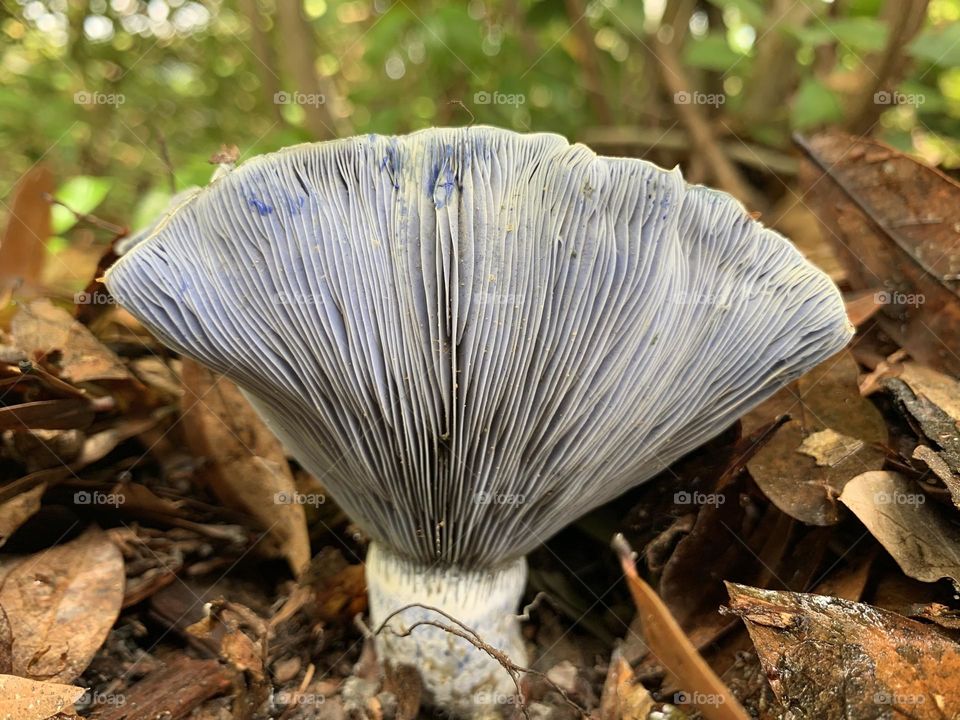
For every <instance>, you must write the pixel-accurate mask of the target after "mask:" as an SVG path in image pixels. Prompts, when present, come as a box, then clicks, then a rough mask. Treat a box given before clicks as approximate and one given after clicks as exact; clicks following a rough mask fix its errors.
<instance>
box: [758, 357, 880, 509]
mask: <svg viewBox="0 0 960 720" xmlns="http://www.w3.org/2000/svg"><path fill="white" fill-rule="evenodd" d="M858 375H859V368H858V367H857V363H856V361H855V360H854V359H853V356H852V355H851V354H850V353H849V352H848V351H846V350H844V351H843V352H842V353H839V354H837V355H834V356H833V357H832V358H830V359H828V360H827V361H825V362H823V363H821V364H820V365H818V366H817V367H815V368H814V369H813V370H811V371H810V372H809V373H807V374H806V375H804V376H803V377H801V378H800V379H799V380H798V381H797V382H796V383H793V384H791V385H789V386H787V387H785V388H783V389H782V390H780V391H779V392H778V393H776V394H775V395H774V396H773V397H772V398H770V399H769V400H767V401H766V402H764V403H762V404H761V405H760V406H759V407H757V408H756V409H755V410H753V411H751V412H750V413H748V414H747V415H746V416H745V417H744V418H743V425H744V432H748V431H749V430H750V429H752V428H755V427H757V426H759V425H760V424H762V423H763V422H768V421H769V420H770V419H771V418H773V417H778V416H781V415H785V414H789V415H790V416H791V417H792V418H793V419H792V420H790V422H788V423H785V424H784V425H783V426H782V427H781V428H780V429H779V430H777V432H776V434H775V435H774V436H773V439H772V440H770V442H769V443H768V444H767V445H766V446H765V447H764V448H763V449H762V450H760V452H758V453H757V454H756V455H755V456H754V457H753V459H751V460H750V462H749V463H747V470H749V472H750V475H751V476H752V477H753V479H754V480H755V481H756V483H757V485H758V486H759V487H760V489H761V490H762V491H763V493H764V494H765V495H766V496H767V497H768V498H770V500H771V502H773V503H774V504H775V505H776V506H777V507H778V508H780V510H782V511H783V512H785V513H787V514H788V515H790V517H792V518H795V519H797V520H800V521H801V522H804V523H807V524H809V525H821V526H822V525H832V524H834V523H836V522H838V521H839V520H840V513H839V510H838V508H837V504H836V496H837V495H838V494H839V493H840V492H841V491H842V490H843V486H844V484H845V483H846V482H847V481H848V480H849V479H850V478H852V477H854V476H855V475H859V474H860V473H862V472H864V471H868V470H879V469H880V468H881V467H883V463H884V461H885V459H886V456H885V453H884V451H883V447H882V446H883V445H884V444H885V443H886V441H887V429H886V424H885V423H884V420H883V416H882V415H881V414H880V412H879V411H878V410H877V409H876V407H874V406H873V404H872V403H871V402H870V401H869V400H866V399H864V398H863V397H861V396H860V389H859V384H858Z"/></svg>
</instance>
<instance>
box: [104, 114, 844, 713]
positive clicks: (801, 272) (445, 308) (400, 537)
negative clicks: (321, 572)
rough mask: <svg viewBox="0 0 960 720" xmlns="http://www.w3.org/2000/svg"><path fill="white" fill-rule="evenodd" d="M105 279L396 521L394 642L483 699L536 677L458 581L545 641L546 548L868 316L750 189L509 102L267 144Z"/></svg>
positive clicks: (388, 652)
mask: <svg viewBox="0 0 960 720" xmlns="http://www.w3.org/2000/svg"><path fill="white" fill-rule="evenodd" d="M106 284H107V286H108V288H109V290H110V292H111V293H112V294H113V295H114V296H115V297H116V299H117V300H118V301H119V303H120V304H121V305H122V306H124V307H125V308H127V309H128V310H129V311H130V312H131V313H133V314H134V315H135V316H137V317H138V318H139V319H140V320H141V321H142V322H143V323H144V325H145V326H146V327H147V328H149V329H150V330H151V331H153V332H154V333H155V334H156V335H157V336H158V337H159V338H160V339H161V340H162V341H163V342H164V343H166V344H167V345H169V346H170V347H171V348H173V349H175V350H176V351H178V352H180V353H182V354H183V355H186V356H189V357H191V358H194V359H196V360H198V361H200V362H202V363H204V364H206V365H208V366H209V367H211V368H212V369H214V370H216V371H218V372H221V373H223V374H225V375H226V376H227V377H229V378H230V379H232V380H233V381H235V382H236V383H237V384H238V385H239V386H240V387H242V388H243V389H244V391H245V392H246V393H247V395H248V397H249V398H250V400H251V402H252V403H253V404H254V406H255V407H256V408H257V409H258V411H259V412H260V413H261V414H262V416H263V417H264V418H265V419H266V421H267V423H268V424H269V426H270V427H271V428H272V429H273V431H274V432H275V433H276V434H277V435H278V436H279V437H280V438H281V440H282V441H283V442H284V444H285V445H286V447H287V448H288V449H289V451H290V452H291V453H292V454H293V455H294V456H295V457H296V458H297V459H298V460H299V462H300V463H302V464H303V465H304V466H305V467H306V468H307V469H309V470H310V471H311V472H312V473H314V474H315V475H316V476H317V477H318V478H319V479H320V480H321V481H322V482H323V483H324V485H326V487H327V488H328V489H329V491H330V494H331V495H332V496H333V497H334V498H335V499H336V501H337V502H338V503H339V504H340V505H341V506H342V507H343V509H344V510H345V511H346V512H347V513H348V514H349V515H350V517H352V518H353V520H354V521H356V523H357V524H358V525H359V526H360V527H362V528H363V529H364V530H365V532H366V533H368V534H369V536H370V538H371V544H370V547H369V551H368V556H367V560H366V573H367V582H368V591H369V598H370V614H371V619H372V623H373V625H374V626H377V625H379V624H380V623H381V622H383V621H384V620H386V619H387V618H390V623H389V628H390V630H392V632H391V631H390V630H388V631H385V632H383V633H380V634H379V635H378V650H379V652H380V655H381V658H382V659H384V660H385V661H387V662H406V663H411V664H413V665H415V666H416V667H417V668H418V669H419V670H420V672H421V674H422V676H423V679H424V685H425V688H426V689H427V690H428V691H429V697H431V698H432V701H433V703H434V704H435V705H437V706H440V707H443V708H446V709H448V710H451V711H453V712H455V713H457V714H461V715H469V714H476V713H481V712H484V708H489V707H491V706H495V705H496V704H497V703H504V702H512V699H513V696H514V693H515V691H516V687H515V685H514V682H513V679H512V677H511V675H510V674H508V673H507V671H506V670H505V669H504V668H503V667H502V666H501V665H500V663H498V661H497V660H495V659H494V658H493V657H492V656H491V654H489V653H487V652H484V651H482V650H480V649H477V647H475V646H474V644H472V643H471V642H468V641H467V640H466V639H464V638H463V637H459V636H457V635H454V634H450V633H448V632H446V631H445V630H444V629H442V628H440V627H437V626H436V624H444V625H450V624H451V621H450V619H449V618H447V617H445V616H443V615H440V614H438V613H437V612H436V611H435V610H434V608H435V609H439V610H442V611H444V612H445V613H447V614H448V615H449V616H451V617H453V618H455V619H456V620H458V621H460V622H461V623H463V626H465V627H467V628H469V631H466V630H463V627H461V628H460V629H461V630H463V632H464V634H470V632H473V633H476V636H475V639H479V640H481V641H482V642H483V643H486V644H487V645H489V646H490V647H492V648H496V649H498V650H499V651H502V653H503V654H504V655H505V656H507V657H509V658H510V659H511V660H512V661H513V662H515V663H517V664H518V665H523V664H524V663H525V662H526V652H525V648H524V644H523V642H522V639H521V636H520V633H519V622H518V620H517V618H516V615H515V613H516V612H517V610H518V606H519V602H520V599H521V596H522V593H523V591H524V585H525V580H526V561H525V559H524V556H525V555H526V554H527V553H528V552H529V551H531V550H532V549H533V548H535V547H537V546H538V545H540V544H541V543H543V542H544V541H545V540H546V539H548V538H549V537H550V536H551V535H553V534H554V533H556V532H557V531H558V530H560V529H561V528H562V527H563V526H565V525H567V524H568V523H570V522H571V521H573V520H574V519H576V518H577V517H579V516H580V515H582V514H584V513H586V512H587V511H589V510H590V509H591V508H594V507H597V506H598V505H601V504H603V503H606V502H608V501H610V500H611V499H613V498H615V497H617V496H618V495H620V494H622V493H623V492H624V491H626V490H627V489H628V488H631V487H633V486H635V485H637V484H638V483H641V482H643V481H644V480H647V479H649V478H650V477H652V476H653V475H655V474H657V473H659V472H660V471H662V470H664V469H665V468H667V467H668V466H669V465H670V464H671V463H672V462H674V461H675V460H677V459H678V458H680V457H681V456H682V455H684V454H685V453H687V452H689V451H690V450H693V449H694V448H696V447H697V446H698V445H701V444H702V443H704V442H705V441H707V440H709V439H710V438H712V437H714V436H716V435H718V434H719V433H720V432H722V431H723V430H724V429H725V428H727V427H728V426H729V425H730V424H731V423H733V422H734V421H735V420H736V419H737V418H738V417H739V416H741V415H742V414H743V413H744V412H746V411H747V410H749V409H750V408H752V407H753V406H755V405H757V404H758V403H759V402H761V401H762V400H764V399H765V398H767V397H769V396H770V395H771V394H772V393H774V392H775V391H776V390H777V389H778V388H780V387H782V386H783V385H785V384H786V383H789V382H790V381H791V380H793V379H794V378H796V377H798V376H799V375H800V374H802V373H803V372H804V371H806V370H807V369H809V368H811V367H812V366H814V365H815V364H817V363H819V362H821V361H822V360H824V359H825V358H827V357H829V356H830V355H832V354H833V353H835V352H837V351H839V350H840V349H841V348H843V347H844V345H845V344H846V343H847V342H848V340H849V339H850V337H851V334H852V331H853V330H852V327H851V325H850V324H849V322H848V321H847V318H846V314H845V312H844V306H843V302H842V301H841V298H840V295H839V293H838V291H837V289H836V287H835V286H834V285H833V284H832V283H831V281H830V280H829V279H828V278H827V276H826V275H824V274H823V273H822V272H820V271H819V270H817V269H816V268H814V267H813V266H812V265H811V264H809V263H808V262H807V261H806V260H805V259H804V258H803V257H802V256H801V255H800V253H799V252H797V250H796V249H794V247H793V246H792V245H791V244H790V243H789V242H787V241H786V240H785V239H784V238H783V237H781V236H780V235H778V234H776V233H775V232H773V231H771V230H767V229H764V228H763V227H762V226H761V225H760V224H759V223H757V222H755V221H754V220H753V219H752V218H751V217H750V216H749V215H748V214H747V212H746V211H745V210H744V208H743V207H742V206H741V205H740V204H739V203H737V202H736V201H735V200H734V199H732V198H731V197H730V196H728V195H726V194H724V193H722V192H718V191H715V190H711V189H708V188H705V187H700V186H690V185H687V184H686V183H685V182H684V180H683V178H682V177H681V174H680V172H679V170H676V169H675V170H673V171H666V170H663V169H661V168H659V167H657V166H655V165H652V164H651V163H648V162H644V161H642V160H636V159H628V158H609V157H599V156H597V155H595V154H594V153H593V152H591V151H590V150H589V149H588V148H586V147H584V146H582V145H570V144H568V142H567V141H566V140H565V139H564V138H562V137H560V136H558V135H552V134H518V133H514V132H510V131H506V130H501V129H496V128H491V127H470V128H458V129H430V130H423V131H420V132H416V133H413V134H411V135H407V136H398V137H384V136H378V135H369V136H365V137H355V138H349V139H344V140H337V141H331V142H323V143H316V144H306V145H299V146H296V147H291V148H287V149H285V150H281V151H279V152H276V153H272V154H269V155H264V156H261V157H258V158H255V159H252V160H250V161H248V162H246V163H244V164H243V165H241V166H240V167H238V168H237V169H235V170H232V171H230V172H227V173H224V174H223V175H222V176H221V177H218V178H216V179H215V180H214V181H213V182H212V183H211V184H210V185H209V186H208V187H206V188H205V189H203V190H202V191H200V192H199V193H195V194H191V195H190V197H189V198H188V199H186V200H185V202H183V203H182V204H179V206H178V207H177V208H176V209H175V210H174V211H172V212H171V213H170V214H168V215H167V216H166V217H165V218H164V219H163V220H162V221H161V222H160V223H159V224H158V225H157V226H156V227H155V228H154V229H153V230H152V232H151V233H150V235H149V236H148V237H146V238H145V239H143V240H142V241H140V242H138V243H136V244H135V245H133V247H132V249H131V250H130V252H128V253H127V254H126V255H124V256H123V257H121V258H120V260H118V261H117V262H116V263H115V264H114V265H113V267H112V268H110V270H109V271H108V273H107V275H106ZM408 605H410V606H411V607H407V608H406V609H403V610H402V611H401V612H399V613H397V614H395V615H392V614H393V613H395V611H397V610H401V609H402V608H405V607H406V606H408ZM391 615H392V617H391ZM423 621H426V622H427V623H436V624H420V625H418V626H417V627H415V628H413V629H412V631H411V630H410V628H411V626H412V625H414V624H415V623H421V622H423Z"/></svg>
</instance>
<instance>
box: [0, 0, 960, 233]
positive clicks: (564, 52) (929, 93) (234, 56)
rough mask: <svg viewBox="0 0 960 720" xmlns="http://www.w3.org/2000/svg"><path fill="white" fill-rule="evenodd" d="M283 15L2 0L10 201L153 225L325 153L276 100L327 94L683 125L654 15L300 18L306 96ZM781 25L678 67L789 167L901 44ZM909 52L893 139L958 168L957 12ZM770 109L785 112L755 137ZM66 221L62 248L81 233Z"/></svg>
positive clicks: (377, 127) (691, 54)
mask: <svg viewBox="0 0 960 720" xmlns="http://www.w3.org/2000/svg"><path fill="white" fill-rule="evenodd" d="M282 1H283V2H297V1H298V0H282ZM279 2H281V0H150V1H149V2H147V0H86V1H85V2H68V0H5V4H4V5H2V9H0V37H2V40H0V145H2V146H3V147H4V148H6V149H7V152H6V153H5V158H4V164H3V166H2V167H0V193H2V195H3V197H8V196H9V191H10V188H11V187H12V186H13V184H14V183H15V181H16V179H17V178H18V177H19V176H20V175H22V173H23V172H25V171H26V170H27V169H28V168H29V167H31V166H32V165H33V164H34V163H35V162H36V161H38V160H41V159H42V160H43V161H44V162H46V163H48V164H49V165H50V166H51V167H52V168H53V169H54V171H55V173H56V175H57V179H58V181H59V182H60V183H61V190H60V193H59V195H60V196H61V197H62V199H63V200H64V201H65V202H67V203H68V204H70V205H71V206H72V207H74V208H75V209H77V210H80V211H90V210H92V209H96V211H97V214H99V215H102V216H103V217H105V218H106V219H109V220H112V221H113V222H115V223H117V224H119V225H129V226H133V227H137V226H140V225H142V224H143V223H144V222H145V219H146V218H147V217H150V216H152V215H153V214H155V213H156V211H157V209H158V208H160V207H162V206H163V205H164V204H165V202H166V201H167V199H168V198H169V196H170V193H171V191H173V190H180V189H183V188H184V187H187V186H189V185H203V184H205V183H206V182H208V181H209V178H210V175H211V173H212V171H213V167H212V166H211V165H210V164H209V162H208V158H209V157H210V155H211V153H213V152H216V151H217V150H219V148H220V146H221V145H222V144H224V143H226V144H236V145H237V146H238V147H239V148H240V150H241V160H242V159H243V158H246V157H249V156H251V155H254V154H259V153H263V152H268V151H271V150H274V149H276V148H279V147H282V146H284V145H289V144H293V143H297V142H304V141H308V140H311V139H312V137H313V136H312V134H311V131H310V129H309V128H311V127H316V125H311V122H310V120H311V117H313V115H312V112H313V108H311V107H308V106H305V105H302V104H297V103H287V104H283V103H279V104H278V103H277V102H276V101H275V98H274V96H273V93H274V92H277V91H281V92H285V93H297V92H298V93H302V94H307V95H309V94H311V93H313V94H314V96H315V97H316V96H318V95H319V94H321V93H322V94H323V95H324V96H325V97H324V102H323V103H322V105H323V107H322V109H323V110H324V111H325V112H326V113H327V115H326V116H324V117H326V121H325V122H327V123H328V124H329V123H330V122H333V123H335V124H336V123H341V124H342V126H338V130H339V131H340V132H346V133H367V132H379V133H397V132H408V131H411V130H415V129H418V128H421V127H427V126H431V125H465V124H470V123H491V124H496V125H501V126H506V127H510V128H514V129H516V130H521V131H526V130H545V131H554V132H559V133H562V134H565V135H567V136H569V137H572V138H576V137H578V136H579V135H580V134H581V132H582V131H583V130H584V129H586V128H590V127H593V126H596V125H598V124H602V122H604V121H606V120H609V121H610V122H611V123H613V124H617V125H626V126H643V125H647V124H650V123H651V122H654V123H657V124H659V125H660V126H662V127H663V128H666V127H669V126H670V125H671V124H672V123H674V121H675V120H676V115H675V113H674V112H673V110H674V109H673V107H672V102H673V98H672V94H670V93H667V92H665V91H664V90H663V89H662V88H658V87H657V86H656V85H655V82H656V78H657V76H658V74H659V68H658V67H657V66H656V65H651V63H657V62H658V61H657V60H656V59H655V58H654V57H653V54H652V53H651V52H650V50H649V48H651V47H653V45H654V44H655V42H656V40H655V38H656V37H657V34H658V30H659V28H658V22H659V20H658V17H657V16H655V15H654V8H655V7H657V4H656V3H643V2H638V1H637V0H589V1H588V0H583V3H584V4H583V9H584V10H585V11H586V12H585V14H584V15H583V16H582V17H575V16H571V14H570V12H571V10H570V8H571V7H575V6H576V4H577V3H575V2H574V3H567V2H563V1H562V0H467V1H466V2H463V3H452V2H447V1H446V0H408V1H406V2H391V1H390V0H369V2H368V1H366V0H302V5H301V7H302V10H303V16H302V22H303V23H304V24H305V25H306V32H307V34H308V35H309V36H310V37H311V38H312V40H313V42H314V47H313V48H311V49H310V53H311V55H310V56H311V57H313V58H314V60H315V62H314V67H313V68H312V70H313V71H314V74H315V75H316V77H317V86H316V87H307V88H303V87H298V85H297V83H298V80H297V79H296V76H295V75H294V74H293V73H291V72H290V68H291V67H296V66H297V65H296V64H295V63H296V62H297V59H296V56H295V55H294V54H293V53H292V50H294V48H293V47H292V43H291V42H289V41H288V38H287V37H286V36H285V34H284V32H282V31H281V29H280V26H279V25H280V24H279V22H278V19H277V13H276V11H277V8H278V7H279V6H278V3H279ZM778 7H779V5H775V4H774V3H773V2H772V0H708V1H707V2H705V3H701V4H699V5H697V6H696V12H695V13H694V16H693V18H692V19H691V22H690V25H689V29H688V31H687V32H686V38H685V40H684V43H683V46H682V48H681V50H680V56H681V59H682V62H683V64H684V70H685V72H686V74H687V78H686V80H687V82H688V83H689V84H690V85H691V89H696V90H697V91H699V92H701V93H702V94H703V95H704V96H707V97H717V95H718V94H720V95H723V96H724V102H722V103H714V104H712V105H707V104H705V105H703V106H702V107H701V108H699V109H700V111H701V113H703V114H704V115H705V116H706V117H707V118H708V119H710V120H711V121H713V122H719V121H720V120H723V122H724V123H725V124H726V125H727V126H729V127H734V128H737V131H738V132H739V133H742V135H743V136H744V137H745V138H748V139H750V140H752V141H754V142H758V143H766V144H772V145H780V146H781V147H782V146H783V145H784V144H785V143H787V142H788V141H789V140H788V139H789V137H790V134H791V132H792V131H794V130H804V129H809V128H815V127H818V126H821V125H823V124H829V123H835V122H840V121H843V120H844V119H845V118H844V113H845V112H847V111H848V108H849V107H850V106H851V105H852V103H851V102H850V100H851V95H852V94H853V93H855V92H856V91H857V90H859V89H860V86H861V85H863V84H864V83H863V82H859V81H858V82H850V81H849V78H848V76H850V75H852V74H856V73H860V75H861V76H865V77H867V78H868V79H869V75H867V74H866V73H865V70H864V59H865V58H867V57H868V56H869V55H870V53H874V52H881V51H883V49H884V48H885V46H886V44H887V42H888V38H889V32H888V28H887V26H886V25H885V22H884V21H883V20H882V19H881V15H880V13H881V10H882V9H883V7H884V3H883V2H881V0H854V1H852V2H849V3H833V4H831V3H826V2H824V1H823V0H806V4H805V7H806V8H807V9H808V10H809V12H808V13H806V14H805V15H804V14H803V13H799V14H797V15H796V17H795V16H794V14H787V15H784V13H782V12H781V11H779V10H778V9H777V8H778ZM251 8H253V12H251ZM657 12H659V10H657ZM797 18H800V19H797ZM679 30H685V29H684V28H680V29H679ZM674 32H676V29H675V30H674ZM771 38H787V39H788V42H789V43H791V45H788V52H795V54H796V62H795V63H794V64H793V67H792V69H791V71H790V72H789V73H783V77H782V78H778V80H779V81H780V86H779V87H778V88H777V90H778V93H779V94H777V95H776V96H775V97H773V99H772V100H770V101H769V102H768V103H765V102H762V100H763V98H759V97H758V96H757V93H759V92H760V91H761V89H762V88H764V87H766V86H769V83H765V82H763V79H764V75H765V74H766V73H768V72H769V68H766V67H761V66H760V63H758V62H757V58H758V56H760V50H761V46H762V44H763V43H765V42H769V40H770V39H771ZM585 41H586V45H585V44H584V42H585ZM255 49H256V51H255ZM907 52H908V53H909V56H908V60H911V61H912V62H910V63H909V64H908V65H907V67H906V68H905V70H906V72H905V74H904V75H902V76H898V77H897V78H896V81H895V83H894V86H895V87H897V93H899V94H898V97H903V98H906V99H907V100H909V101H910V102H908V103H906V104H904V103H901V104H900V105H895V104H891V105H890V106H889V107H884V108H883V111H884V112H883V115H882V117H881V122H880V125H879V132H880V134H881V135H882V136H883V137H886V138H887V139H892V140H896V141H897V142H907V143H908V144H910V143H912V142H915V141H916V142H917V143H918V144H916V145H915V146H914V148H913V149H914V150H917V149H919V148H929V147H936V148H938V153H939V155H938V157H937V159H938V160H940V161H942V162H944V163H945V164H948V165H950V164H960V156H958V154H957V147H958V146H957V140H956V139H955V138H957V137H960V70H958V67H960V0H931V3H930V17H929V19H928V21H927V23H926V25H925V27H924V28H923V29H922V30H921V32H920V34H919V35H918V37H917V38H916V39H915V40H914V41H913V42H912V43H911V44H910V46H909V47H908V48H907ZM258 53H261V55H260V56H258ZM321 86H322V89H321ZM594 91H597V92H599V95H600V97H601V98H602V100H601V99H600V98H598V96H597V94H596V92H594ZM763 91H764V92H769V87H766V89H765V90H763ZM757 106H759V107H761V108H766V107H769V110H766V111H764V112H763V113H761V114H762V115H763V117H761V118H760V119H759V120H758V119H756V110H755V108H756V107H757ZM751 108H753V111H752V112H753V114H752V115H751ZM331 115H332V120H331V117H330V116H331ZM917 131H919V132H917ZM917 138H919V140H917ZM171 168H172V171H171ZM107 178H109V182H108V181H107V180H106V179H107ZM64 193H66V194H68V195H69V197H67V196H66V195H64ZM64 213H65V211H60V210H58V211H56V220H55V222H56V224H57V225H56V230H55V232H57V233H69V232H70V231H71V228H70V226H71V225H72V222H73V218H72V216H70V217H68V215H69V213H67V214H66V215H65V214H64Z"/></svg>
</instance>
